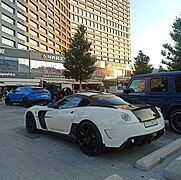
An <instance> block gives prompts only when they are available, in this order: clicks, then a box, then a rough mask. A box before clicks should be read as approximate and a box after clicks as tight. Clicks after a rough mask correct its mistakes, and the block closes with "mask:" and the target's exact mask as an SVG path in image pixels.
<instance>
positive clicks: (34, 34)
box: [30, 29, 38, 37]
mask: <svg viewBox="0 0 181 180" xmlns="http://www.w3.org/2000/svg"><path fill="white" fill-rule="evenodd" d="M30 34H31V35H33V36H36V37H38V33H37V32H35V31H33V30H32V29H30Z"/></svg>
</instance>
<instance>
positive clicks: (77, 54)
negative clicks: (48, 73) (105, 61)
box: [64, 25, 97, 91]
mask: <svg viewBox="0 0 181 180" xmlns="http://www.w3.org/2000/svg"><path fill="white" fill-rule="evenodd" d="M90 47H91V43H90V42H88V39H87V38H86V27H85V26H84V25H79V26H78V29H77V32H76V33H75V35H74V37H73V39H72V41H71V45H70V49H69V50H68V51H65V52H64V57H65V60H64V67H65V68H66V70H65V71H64V75H65V77H67V78H73V79H75V80H76V81H79V82H80V91H81V90H82V81H85V80H87V79H90V77H91V76H92V74H93V72H94V71H95V70H96V66H95V62H96V61H97V59H96V57H95V56H93V55H91V49H90Z"/></svg>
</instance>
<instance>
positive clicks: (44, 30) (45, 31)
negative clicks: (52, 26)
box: [40, 26, 47, 34]
mask: <svg viewBox="0 0 181 180" xmlns="http://www.w3.org/2000/svg"><path fill="white" fill-rule="evenodd" d="M40 31H42V32H44V33H45V34H46V33H47V30H46V29H45V28H43V27H41V26H40Z"/></svg>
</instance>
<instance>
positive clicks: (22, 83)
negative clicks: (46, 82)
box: [0, 78, 40, 86]
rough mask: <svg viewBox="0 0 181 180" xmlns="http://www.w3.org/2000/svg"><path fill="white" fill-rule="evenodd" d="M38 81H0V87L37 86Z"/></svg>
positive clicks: (8, 79)
mask: <svg viewBox="0 0 181 180" xmlns="http://www.w3.org/2000/svg"><path fill="white" fill-rule="evenodd" d="M39 85H40V80H39V79H15V78H14V79H10V78H7V79H1V82H0V86H39Z"/></svg>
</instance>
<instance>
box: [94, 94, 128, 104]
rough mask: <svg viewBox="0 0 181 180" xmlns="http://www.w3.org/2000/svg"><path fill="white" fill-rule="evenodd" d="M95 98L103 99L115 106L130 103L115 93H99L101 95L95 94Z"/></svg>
mask: <svg viewBox="0 0 181 180" xmlns="http://www.w3.org/2000/svg"><path fill="white" fill-rule="evenodd" d="M92 97H93V98H95V99H97V100H99V101H103V102H104V103H106V104H110V105H113V106H119V105H128V104H129V103H128V102H126V101H124V100H123V99H122V98H120V97H117V96H115V95H113V94H105V95H104V94H99V95H93V96H92Z"/></svg>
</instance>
